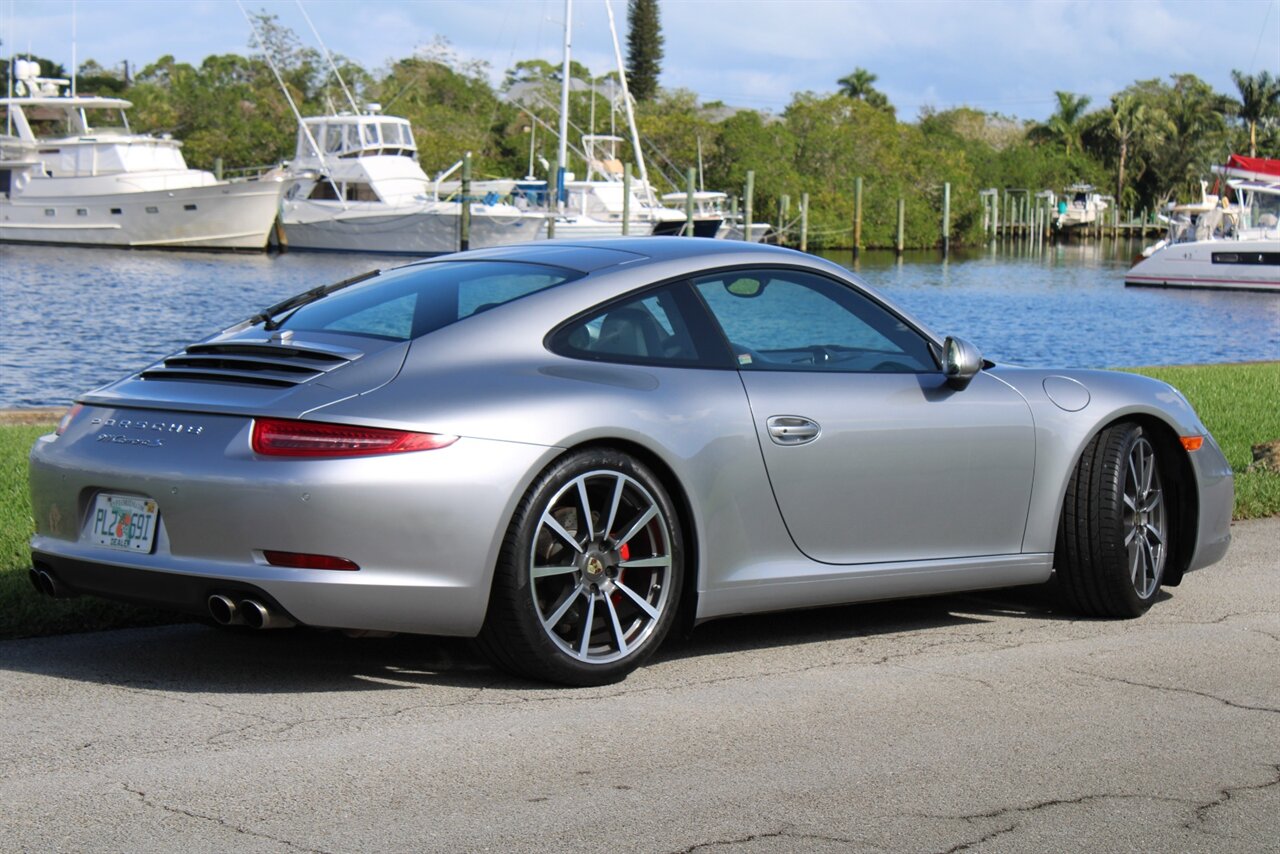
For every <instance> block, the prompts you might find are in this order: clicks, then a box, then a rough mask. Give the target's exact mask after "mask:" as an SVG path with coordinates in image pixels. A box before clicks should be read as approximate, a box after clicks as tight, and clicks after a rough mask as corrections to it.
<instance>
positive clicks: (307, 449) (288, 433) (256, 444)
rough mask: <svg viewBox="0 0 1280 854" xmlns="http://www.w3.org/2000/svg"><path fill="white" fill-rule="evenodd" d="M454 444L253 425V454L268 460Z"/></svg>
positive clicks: (410, 436)
mask: <svg viewBox="0 0 1280 854" xmlns="http://www.w3.org/2000/svg"><path fill="white" fill-rule="evenodd" d="M456 441H458V437H457V436H442V435H440V434H438V433H416V432H413V431H410V430H384V429H382V428H379V427H353V426H351V425H349V424H323V423H317V422H314V421H290V420H285V419H282V418H259V419H258V420H257V421H255V422H254V423H253V450H254V453H258V454H262V455H264V456H272V457H363V456H369V455H372V454H398V453H403V452H406V451H431V450H435V449H436V448H444V447H447V446H449V445H452V444H453V443H454V442H456Z"/></svg>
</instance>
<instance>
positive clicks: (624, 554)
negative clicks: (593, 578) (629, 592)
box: [610, 543, 631, 605]
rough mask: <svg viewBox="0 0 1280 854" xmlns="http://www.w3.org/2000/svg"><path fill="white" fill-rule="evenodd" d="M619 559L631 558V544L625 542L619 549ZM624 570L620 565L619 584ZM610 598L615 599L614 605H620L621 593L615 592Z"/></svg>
mask: <svg viewBox="0 0 1280 854" xmlns="http://www.w3.org/2000/svg"><path fill="white" fill-rule="evenodd" d="M618 559H619V560H622V561H628V560H631V546H629V545H627V544H626V543H623V544H622V547H621V548H619V549H618ZM624 572H626V570H625V569H622V568H621V567H619V569H618V576H617V581H618V583H619V584H621V583H622V573H624ZM610 598H611V599H613V604H614V605H618V604H620V603H621V602H622V594H621V593H617V592H615V593H614V594H613V596H611V597H610Z"/></svg>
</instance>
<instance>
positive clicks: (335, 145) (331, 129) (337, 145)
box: [324, 125, 342, 154]
mask: <svg viewBox="0 0 1280 854" xmlns="http://www.w3.org/2000/svg"><path fill="white" fill-rule="evenodd" d="M324 150H325V153H326V154H332V153H333V152H336V151H341V150H342V125H329V126H328V127H327V128H325V135H324Z"/></svg>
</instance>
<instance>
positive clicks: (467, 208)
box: [458, 151, 471, 252]
mask: <svg viewBox="0 0 1280 854" xmlns="http://www.w3.org/2000/svg"><path fill="white" fill-rule="evenodd" d="M459 221H460V226H461V227H460V228H459V233H458V248H459V249H461V250H462V251H463V252H466V251H467V250H468V249H470V248H471V152H470V151H468V152H467V153H466V154H464V155H462V216H461V217H459Z"/></svg>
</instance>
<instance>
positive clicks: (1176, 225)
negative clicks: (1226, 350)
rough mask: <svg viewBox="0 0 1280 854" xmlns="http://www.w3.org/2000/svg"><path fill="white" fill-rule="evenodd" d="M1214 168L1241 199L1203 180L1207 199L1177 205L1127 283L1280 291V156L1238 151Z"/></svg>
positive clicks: (1204, 193) (1202, 194)
mask: <svg viewBox="0 0 1280 854" xmlns="http://www.w3.org/2000/svg"><path fill="white" fill-rule="evenodd" d="M1213 171H1214V172H1215V173H1217V174H1218V175H1219V176H1220V177H1219V180H1220V181H1223V182H1225V184H1226V186H1227V187H1228V188H1229V189H1230V190H1232V191H1234V194H1235V196H1236V199H1237V201H1236V202H1235V203H1232V202H1230V201H1229V200H1228V198H1227V197H1226V194H1225V193H1224V194H1223V195H1222V196H1219V195H1216V194H1211V193H1207V192H1205V186H1204V185H1201V200H1200V201H1199V202H1196V203H1193V204H1185V205H1173V206H1172V207H1171V208H1170V210H1169V213H1168V215H1167V217H1166V218H1167V220H1168V223H1169V230H1168V233H1167V234H1166V236H1165V238H1164V239H1163V240H1161V241H1160V242H1159V243H1157V244H1155V245H1154V246H1151V247H1148V248H1147V249H1146V250H1145V251H1144V252H1143V255H1144V256H1145V257H1144V258H1143V259H1142V260H1141V261H1139V262H1138V263H1137V264H1135V265H1134V266H1133V267H1132V268H1131V269H1130V270H1129V272H1128V273H1126V274H1125V277H1124V282H1125V284H1126V285H1148V286H1154V287H1178V288H1207V289H1214V290H1249V291H1270V292H1272V293H1280V225H1278V223H1280V160H1269V159H1266V158H1261V157H1240V156H1238V155H1232V156H1231V157H1230V158H1228V160H1227V163H1226V165H1225V166H1215V167H1214V170H1213Z"/></svg>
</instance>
